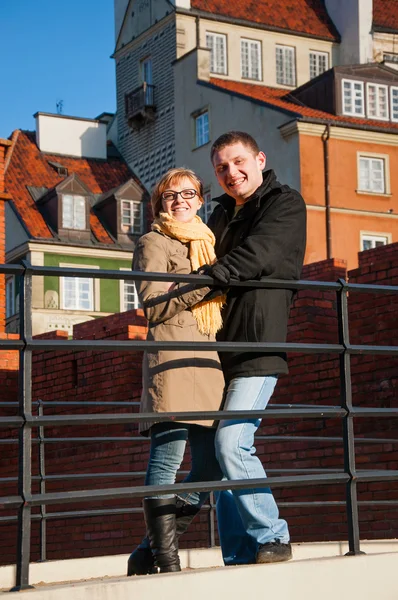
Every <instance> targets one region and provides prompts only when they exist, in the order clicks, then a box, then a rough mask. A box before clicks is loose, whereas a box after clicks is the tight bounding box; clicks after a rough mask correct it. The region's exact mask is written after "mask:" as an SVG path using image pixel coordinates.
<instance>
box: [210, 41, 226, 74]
mask: <svg viewBox="0 0 398 600" xmlns="http://www.w3.org/2000/svg"><path fill="white" fill-rule="evenodd" d="M217 42H219V45H217ZM206 47H207V48H210V73H215V74H217V75H227V73H228V54H227V36H226V35H225V33H214V32H212V31H206Z"/></svg>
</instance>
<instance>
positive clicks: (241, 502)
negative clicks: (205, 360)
mask: <svg viewBox="0 0 398 600" xmlns="http://www.w3.org/2000/svg"><path fill="white" fill-rule="evenodd" d="M276 382H277V377H275V376H266V377H236V378H235V379H233V380H232V381H231V382H230V384H229V386H228V390H227V395H226V400H225V405H224V410H264V409H265V408H266V406H267V404H268V402H269V399H270V398H271V396H272V393H273V391H274V388H275V385H276ZM260 423H261V419H237V420H224V421H221V422H220V425H219V427H218V430H217V433H216V439H215V447H216V456H217V459H218V462H219V463H220V466H221V469H222V471H223V473H224V476H225V478H226V479H261V478H265V477H267V475H266V473H265V471H264V467H263V465H262V463H261V461H260V460H259V458H258V457H257V456H256V455H255V453H256V449H255V447H254V434H255V432H256V431H257V429H258V427H259V426H260ZM232 500H234V502H232ZM217 520H218V523H219V533H220V542H221V549H222V552H223V557H224V562H225V564H247V563H251V562H254V561H255V554H256V551H257V548H258V545H259V544H266V543H267V542H271V541H274V540H277V539H278V540H280V541H281V542H282V543H285V544H286V543H288V542H289V530H288V526H287V523H286V521H284V520H283V519H280V518H279V511H278V507H277V505H276V502H275V499H274V497H273V495H272V492H271V490H270V489H269V488H258V489H247V490H232V491H227V492H221V493H220V494H218V499H217Z"/></svg>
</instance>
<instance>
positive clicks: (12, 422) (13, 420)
mask: <svg viewBox="0 0 398 600" xmlns="http://www.w3.org/2000/svg"><path fill="white" fill-rule="evenodd" d="M23 423H24V420H23V418H22V417H1V418H0V428H3V429H7V428H8V429H9V428H10V427H11V428H12V427H20V426H21V425H23Z"/></svg>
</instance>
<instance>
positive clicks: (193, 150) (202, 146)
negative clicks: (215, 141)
mask: <svg viewBox="0 0 398 600" xmlns="http://www.w3.org/2000/svg"><path fill="white" fill-rule="evenodd" d="M210 143H211V142H210V140H209V141H208V142H205V143H204V144H202V145H201V146H194V147H193V148H192V152H195V150H200V149H201V148H204V147H205V146H208V145H209V144H210Z"/></svg>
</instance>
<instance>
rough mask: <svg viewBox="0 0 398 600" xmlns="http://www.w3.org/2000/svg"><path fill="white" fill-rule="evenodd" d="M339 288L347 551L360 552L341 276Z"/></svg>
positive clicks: (344, 290)
mask: <svg viewBox="0 0 398 600" xmlns="http://www.w3.org/2000/svg"><path fill="white" fill-rule="evenodd" d="M339 283H340V284H341V289H340V290H338V291H337V315H338V329H339V343H340V344H341V345H342V346H344V352H343V353H342V354H340V356H339V362H340V398H341V406H342V408H344V409H345V410H346V411H347V414H346V416H345V417H344V418H343V446H344V470H345V472H346V473H348V474H349V476H350V480H349V481H348V483H347V485H346V508H347V525H348V546H349V552H348V553H347V554H348V555H354V554H361V550H360V538H359V518H358V498H357V482H356V467H355V442H354V417H353V414H352V386H351V358H350V354H349V353H348V352H347V348H348V346H349V345H350V335H349V326H348V291H347V284H346V281H345V280H344V279H339Z"/></svg>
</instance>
